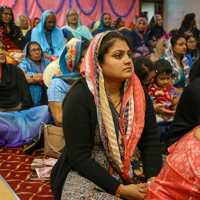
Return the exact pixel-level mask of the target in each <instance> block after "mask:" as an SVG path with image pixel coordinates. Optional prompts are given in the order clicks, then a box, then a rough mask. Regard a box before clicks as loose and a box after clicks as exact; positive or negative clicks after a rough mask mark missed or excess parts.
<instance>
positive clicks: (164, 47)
mask: <svg viewBox="0 0 200 200" xmlns="http://www.w3.org/2000/svg"><path fill="white" fill-rule="evenodd" d="M166 45H167V40H163V53H165V49H166Z"/></svg>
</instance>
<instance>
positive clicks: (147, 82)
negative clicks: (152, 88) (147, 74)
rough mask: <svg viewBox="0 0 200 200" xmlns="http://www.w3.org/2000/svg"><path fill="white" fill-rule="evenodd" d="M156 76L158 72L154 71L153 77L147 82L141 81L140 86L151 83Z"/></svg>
mask: <svg viewBox="0 0 200 200" xmlns="http://www.w3.org/2000/svg"><path fill="white" fill-rule="evenodd" d="M157 74H158V71H157V70H155V75H154V76H153V77H151V78H150V79H149V80H146V81H142V84H143V85H146V84H149V83H150V82H151V81H152V79H153V78H155V77H156V75H157Z"/></svg>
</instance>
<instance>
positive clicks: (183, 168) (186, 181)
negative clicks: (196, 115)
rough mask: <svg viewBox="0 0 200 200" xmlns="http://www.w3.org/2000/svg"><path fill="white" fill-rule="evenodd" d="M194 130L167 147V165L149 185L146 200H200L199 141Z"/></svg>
mask: <svg viewBox="0 0 200 200" xmlns="http://www.w3.org/2000/svg"><path fill="white" fill-rule="evenodd" d="M196 128H200V126H198V127H196ZM196 128H195V129H196ZM195 129H193V130H192V131H190V132H189V133H188V134H187V135H185V136H184V137H183V138H182V139H180V140H179V141H178V142H177V143H175V144H174V145H172V146H171V147H169V149H168V151H169V152H170V155H169V156H168V158H167V163H166V165H165V167H164V168H163V169H162V170H161V172H160V174H159V175H158V176H157V178H156V179H155V181H154V182H153V183H152V184H150V185H149V187H148V191H147V194H146V200H149V199H156V200H163V199H165V200H168V199H176V200H184V199H189V200H197V199H200V157H199V155H200V141H198V140H196V139H195V137H194V131H195Z"/></svg>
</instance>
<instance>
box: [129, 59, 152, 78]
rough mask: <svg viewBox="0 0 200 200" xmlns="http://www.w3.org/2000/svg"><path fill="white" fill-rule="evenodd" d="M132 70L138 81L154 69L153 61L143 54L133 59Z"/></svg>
mask: <svg viewBox="0 0 200 200" xmlns="http://www.w3.org/2000/svg"><path fill="white" fill-rule="evenodd" d="M133 63H134V71H135V74H136V75H137V77H138V78H139V79H140V81H142V80H144V79H145V78H147V77H148V75H149V73H150V72H152V71H154V70H155V69H154V65H153V62H152V61H151V60H150V59H149V58H147V57H144V56H140V57H138V58H136V59H135V60H134V61H133Z"/></svg>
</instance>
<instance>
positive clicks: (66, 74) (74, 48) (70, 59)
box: [53, 41, 82, 84]
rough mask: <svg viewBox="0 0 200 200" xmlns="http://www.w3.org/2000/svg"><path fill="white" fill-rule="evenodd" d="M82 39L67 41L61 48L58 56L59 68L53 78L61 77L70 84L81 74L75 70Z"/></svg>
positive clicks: (79, 56) (79, 55)
mask: <svg viewBox="0 0 200 200" xmlns="http://www.w3.org/2000/svg"><path fill="white" fill-rule="evenodd" d="M81 45H82V41H76V42H73V43H69V44H67V45H66V46H65V48H64V49H63V51H62V53H61V55H60V58H59V66H60V70H61V71H59V72H58V74H57V75H55V76H54V77H53V78H61V79H62V80H64V81H66V82H68V83H69V84H72V83H73V82H74V81H76V80H77V79H78V78H79V77H81V74H80V73H78V72H76V68H77V65H78V63H79V61H80V58H81Z"/></svg>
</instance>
